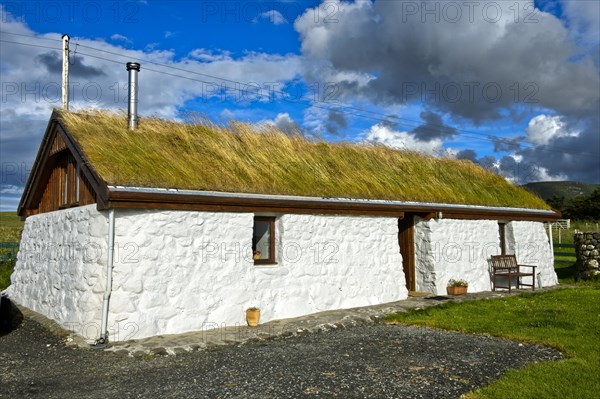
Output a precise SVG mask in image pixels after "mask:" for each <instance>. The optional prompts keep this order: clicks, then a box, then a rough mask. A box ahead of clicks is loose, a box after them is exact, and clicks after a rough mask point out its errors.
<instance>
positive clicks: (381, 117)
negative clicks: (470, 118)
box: [0, 31, 598, 156]
mask: <svg viewBox="0 0 600 399" xmlns="http://www.w3.org/2000/svg"><path fill="white" fill-rule="evenodd" d="M0 33H4V34H12V35H17V36H23V37H29V38H34V39H41V40H48V41H58V42H60V40H58V39H49V38H42V37H36V36H31V35H24V34H18V33H9V32H3V31H0ZM0 42H3V43H10V44H19V45H24V46H31V47H38V48H46V49H51V50H55V51H59V50H60V49H57V48H54V47H49V46H42V45H36V44H31V43H22V42H15V41H9V40H1V39H0ZM78 46H79V47H81V48H88V49H90V50H95V51H100V52H105V53H107V54H111V55H115V56H119V57H124V58H128V59H133V60H136V61H140V62H144V63H148V64H152V65H157V66H161V67H164V68H169V69H174V70H178V71H181V72H186V73H190V74H195V75H200V76H206V77H210V78H212V79H216V80H218V81H221V82H230V83H235V84H239V85H246V84H245V83H243V82H239V81H235V80H232V79H227V78H222V77H218V76H214V75H209V74H205V73H201V72H196V71H191V70H188V69H184V68H179V67H175V66H172V65H168V64H163V63H159V62H155V61H150V60H147V59H142V58H137V57H131V56H127V55H124V54H119V53H116V52H113V51H109V50H104V49H99V48H96V47H92V46H87V45H83V44H79V45H78ZM77 54H79V55H82V56H86V57H92V58H96V59H100V60H103V61H107V62H112V63H116V64H122V61H118V60H114V59H110V58H106V57H100V56H97V55H93V54H89V53H82V52H80V51H78V52H77ZM144 70H146V71H149V72H154V73H159V74H163V75H167V76H172V77H176V78H182V79H187V80H191V81H195V82H200V83H205V84H215V83H217V82H214V81H207V80H202V79H196V78H191V77H189V76H182V75H177V74H174V73H169V72H166V71H160V70H156V69H151V68H147V67H144ZM226 89H228V90H229V89H234V90H238V91H242V89H241V88H229V87H227V88H226ZM272 93H276V94H279V95H282V96H287V95H288V94H287V93H285V92H282V91H278V90H273V91H272ZM256 94H257V95H259V96H263V97H264V96H265V94H263V93H261V92H260V91H259V92H258V93H256ZM266 96H269V94H268V93H267V94H266ZM286 101H289V102H292V103H294V102H295V103H298V102H299V101H305V102H308V103H307V105H308V106H311V107H315V108H319V109H324V110H328V111H335V112H340V113H344V114H347V115H353V116H356V117H359V118H364V119H370V120H374V121H378V122H390V119H394V120H400V121H404V123H402V124H399V125H400V126H405V127H406V126H407V127H411V128H415V127H418V126H426V127H428V128H430V129H434V128H439V129H446V130H453V131H454V134H456V135H459V136H461V137H466V138H471V139H475V140H482V141H489V142H493V143H496V142H501V143H504V144H508V145H517V144H521V143H525V144H529V145H531V146H532V147H524V148H525V149H531V148H534V147H533V146H535V143H531V142H529V141H527V140H524V139H514V138H505V137H499V136H494V135H490V134H485V133H479V132H474V131H469V130H465V129H458V128H455V127H452V126H447V125H438V124H432V123H427V122H423V121H417V120H413V119H408V118H402V117H398V116H395V115H386V114H382V113H378V112H375V111H370V110H365V109H361V108H357V107H352V106H348V105H340V104H336V105H334V107H337V108H333V107H332V106H322V105H319V104H318V103H314V102H312V101H311V100H309V99H302V97H300V99H291V100H289V99H288V100H286ZM340 108H342V109H350V110H354V111H358V112H361V114H359V113H355V112H349V111H343V110H341V109H340ZM364 113H367V114H372V115H377V116H378V117H372V116H368V115H364ZM407 122H409V123H410V124H409V123H407ZM478 136H480V137H478ZM542 147H543V148H542ZM536 149H538V150H542V151H552V152H558V153H564V152H566V151H568V150H570V151H573V152H576V153H578V154H588V155H593V156H598V154H596V153H589V152H581V151H579V150H577V149H573V148H560V149H556V150H553V149H552V148H551V147H550V146H548V145H541V146H537V147H536Z"/></svg>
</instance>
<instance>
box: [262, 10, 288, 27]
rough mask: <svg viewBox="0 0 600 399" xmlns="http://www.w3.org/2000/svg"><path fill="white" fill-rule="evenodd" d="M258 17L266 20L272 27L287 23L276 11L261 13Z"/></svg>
mask: <svg viewBox="0 0 600 399" xmlns="http://www.w3.org/2000/svg"><path fill="white" fill-rule="evenodd" d="M260 17H261V18H262V19H268V20H269V21H270V22H271V23H272V24H273V25H283V24H287V23H288V21H287V19H285V17H284V16H283V14H282V13H280V12H279V11H277V10H269V11H266V12H263V13H262V14H261V15H260Z"/></svg>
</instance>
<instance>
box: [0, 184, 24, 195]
mask: <svg viewBox="0 0 600 399" xmlns="http://www.w3.org/2000/svg"><path fill="white" fill-rule="evenodd" d="M22 192H23V189H22V188H21V187H17V186H12V185H6V186H1V187H0V194H13V195H20V194H21V193H22Z"/></svg>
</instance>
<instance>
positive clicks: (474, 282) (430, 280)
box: [415, 218, 500, 294]
mask: <svg viewBox="0 0 600 399" xmlns="http://www.w3.org/2000/svg"><path fill="white" fill-rule="evenodd" d="M499 251H500V233H499V230H498V222H496V221H494V220H460V219H440V220H436V219H431V220H429V221H427V220H424V219H419V218H415V269H416V286H417V290H418V291H425V292H432V293H434V294H446V285H447V283H448V281H449V280H451V279H461V280H466V281H467V282H468V283H469V292H479V291H489V290H490V289H491V280H490V271H489V264H488V261H487V260H488V259H489V257H490V256H491V255H496V254H498V253H499Z"/></svg>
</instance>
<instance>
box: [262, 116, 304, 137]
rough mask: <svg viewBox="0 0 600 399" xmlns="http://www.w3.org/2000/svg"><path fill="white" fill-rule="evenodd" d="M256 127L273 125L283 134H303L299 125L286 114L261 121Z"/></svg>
mask: <svg viewBox="0 0 600 399" xmlns="http://www.w3.org/2000/svg"><path fill="white" fill-rule="evenodd" d="M257 125H258V126H260V125H273V126H275V127H277V128H278V129H279V130H281V131H282V132H284V133H285V134H303V131H302V128H301V127H300V125H298V123H297V122H296V121H295V120H293V119H292V118H291V117H290V114H288V113H287V112H283V113H279V114H277V116H276V117H275V119H263V120H262V121H259V122H258V123H257Z"/></svg>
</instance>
